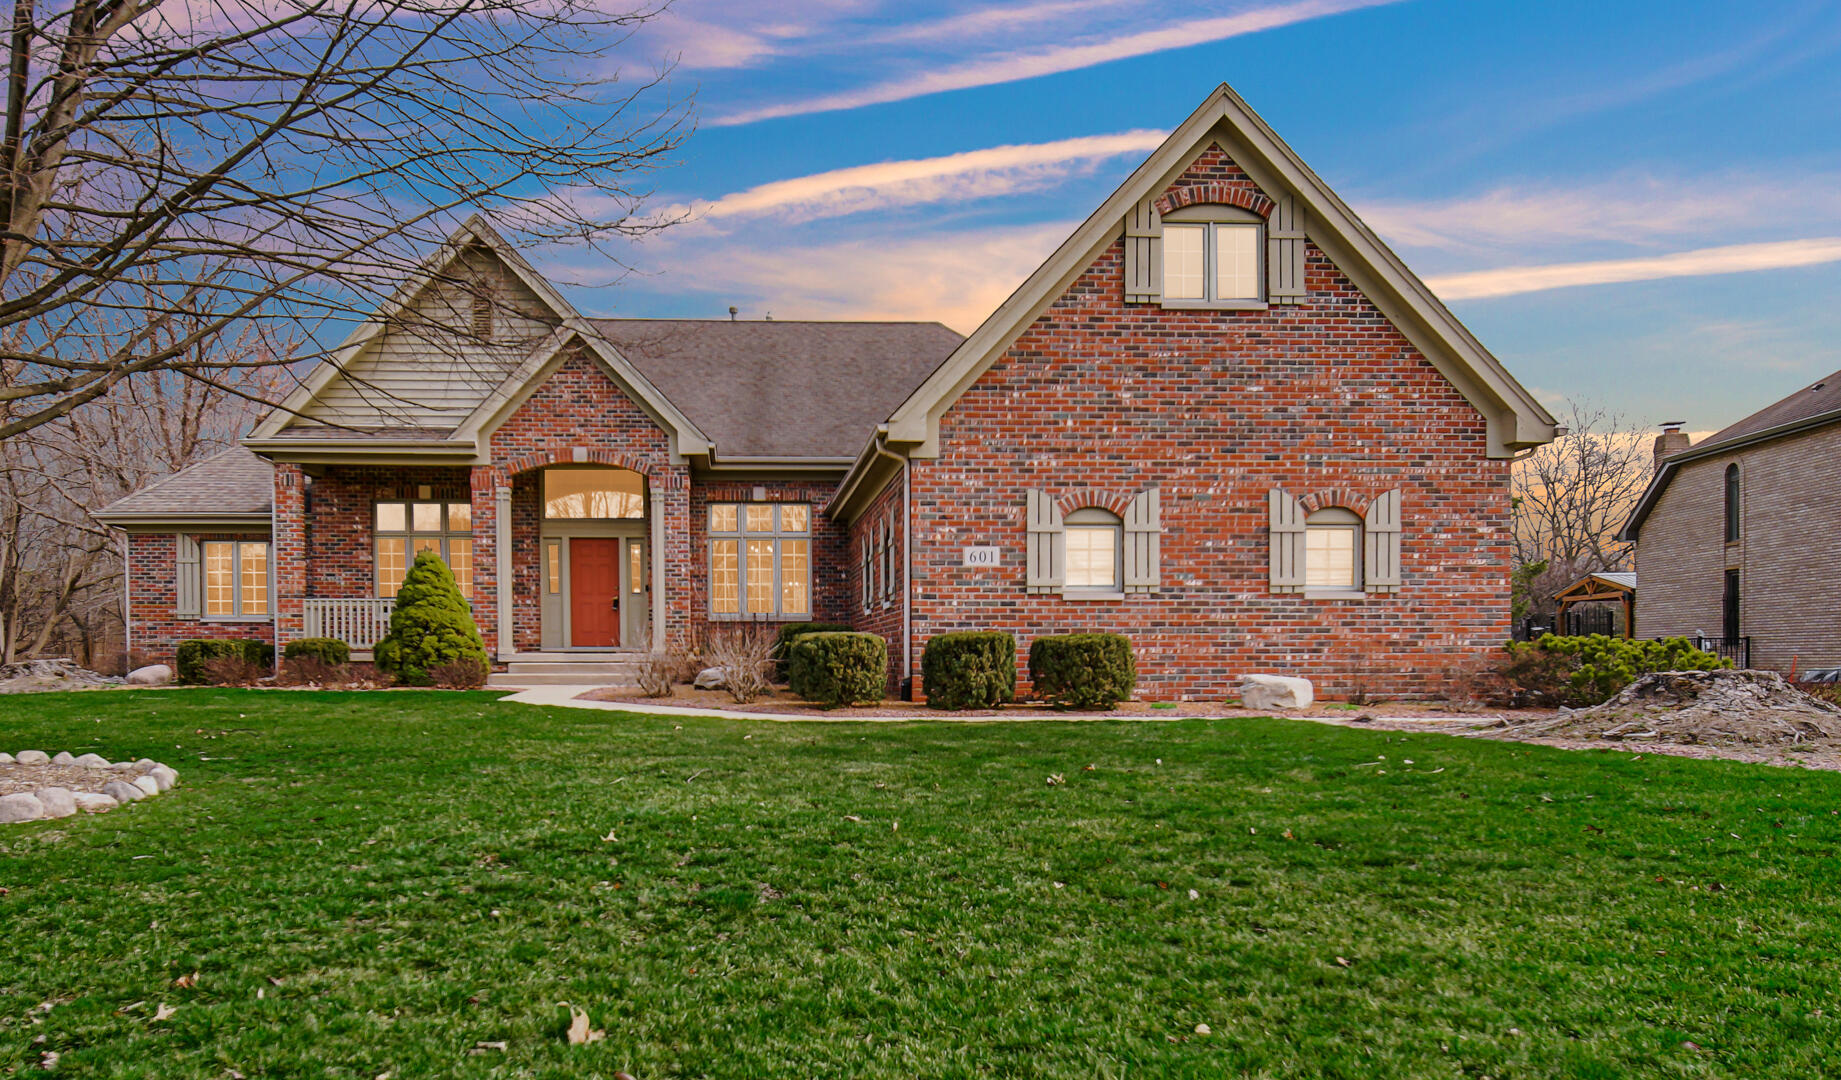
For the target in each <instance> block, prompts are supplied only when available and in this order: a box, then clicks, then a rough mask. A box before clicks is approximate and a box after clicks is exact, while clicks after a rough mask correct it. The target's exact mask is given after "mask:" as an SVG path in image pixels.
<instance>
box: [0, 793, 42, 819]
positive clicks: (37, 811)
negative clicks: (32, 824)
mask: <svg viewBox="0 0 1841 1080" xmlns="http://www.w3.org/2000/svg"><path fill="white" fill-rule="evenodd" d="M44 816H45V804H44V803H42V802H39V801H38V796H36V795H34V794H32V793H31V792H28V791H22V792H19V793H18V794H14V795H0V825H10V824H12V823H13V822H15V821H37V820H38V819H39V818H42V817H44Z"/></svg>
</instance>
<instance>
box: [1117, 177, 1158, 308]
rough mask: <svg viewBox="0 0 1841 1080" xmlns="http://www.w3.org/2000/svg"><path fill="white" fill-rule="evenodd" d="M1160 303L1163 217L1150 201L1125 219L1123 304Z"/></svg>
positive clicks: (1140, 204)
mask: <svg viewBox="0 0 1841 1080" xmlns="http://www.w3.org/2000/svg"><path fill="white" fill-rule="evenodd" d="M1162 299H1163V215H1161V214H1159V213H1158V212H1157V207H1156V205H1155V204H1154V203H1153V202H1152V201H1151V200H1150V199H1148V198H1147V199H1145V200H1144V201H1143V202H1141V203H1139V204H1138V205H1136V206H1134V207H1132V208H1131V210H1130V211H1129V212H1127V213H1126V215H1125V302H1126V303H1128V304H1155V303H1158V302H1160V301H1161V300H1162Z"/></svg>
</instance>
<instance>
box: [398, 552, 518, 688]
mask: <svg viewBox="0 0 1841 1080" xmlns="http://www.w3.org/2000/svg"><path fill="white" fill-rule="evenodd" d="M374 655H375V656H376V658H377V667H378V668H379V669H380V670H382V671H387V672H389V673H390V674H392V675H395V676H396V679H397V681H398V682H400V683H402V684H403V685H405V686H429V685H431V684H433V683H434V682H435V681H436V676H435V674H434V671H435V669H436V668H442V669H444V671H448V670H451V669H448V668H447V665H450V664H453V663H455V662H457V661H460V660H474V661H477V662H478V665H479V669H482V670H486V669H489V665H490V661H489V660H488V659H487V657H486V645H485V643H484V642H483V641H481V640H480V636H479V627H477V626H475V625H474V624H473V612H472V610H471V609H470V608H468V606H467V600H466V597H464V596H461V595H460V586H458V585H456V584H455V583H454V572H453V571H452V570H449V569H448V568H447V563H444V562H442V561H441V556H439V555H437V554H435V553H434V552H432V551H424V552H422V553H421V554H420V555H417V556H416V561H415V565H414V566H412V567H410V568H409V573H408V575H407V576H405V577H404V578H403V585H402V587H401V588H399V589H398V590H397V591H396V610H395V611H394V612H392V613H391V615H390V633H389V634H388V635H387V636H386V637H385V638H384V639H383V640H382V641H380V642H378V643H377V649H376V652H375V654H374ZM450 685H451V684H450Z"/></svg>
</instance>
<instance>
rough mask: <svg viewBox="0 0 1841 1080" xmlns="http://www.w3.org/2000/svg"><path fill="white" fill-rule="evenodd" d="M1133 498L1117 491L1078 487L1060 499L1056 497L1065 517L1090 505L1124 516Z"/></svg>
mask: <svg viewBox="0 0 1841 1080" xmlns="http://www.w3.org/2000/svg"><path fill="white" fill-rule="evenodd" d="M1131 500H1132V497H1131V496H1130V495H1126V494H1121V493H1120V492H1116V491H1102V490H1100V489H1099V488H1076V489H1075V490H1073V491H1070V492H1068V493H1067V494H1066V495H1063V496H1061V497H1060V498H1059V499H1056V500H1055V508H1056V509H1057V510H1059V511H1061V514H1062V516H1063V517H1066V516H1067V515H1068V514H1071V513H1073V512H1074V511H1076V510H1085V509H1087V508H1088V507H1098V508H1099V509H1101V510H1108V511H1111V512H1112V513H1114V514H1117V515H1118V516H1119V517H1121V518H1123V517H1124V516H1125V511H1127V510H1129V509H1131Z"/></svg>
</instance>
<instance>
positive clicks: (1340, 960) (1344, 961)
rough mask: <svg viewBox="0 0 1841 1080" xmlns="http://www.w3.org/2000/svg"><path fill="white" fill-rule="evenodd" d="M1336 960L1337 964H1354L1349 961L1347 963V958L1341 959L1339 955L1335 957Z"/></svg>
mask: <svg viewBox="0 0 1841 1080" xmlns="http://www.w3.org/2000/svg"><path fill="white" fill-rule="evenodd" d="M1336 962H1337V963H1338V964H1341V965H1342V966H1343V967H1352V966H1354V965H1352V964H1350V963H1349V962H1348V961H1347V960H1344V959H1343V958H1342V957H1340V956H1338V957H1337V958H1336Z"/></svg>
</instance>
